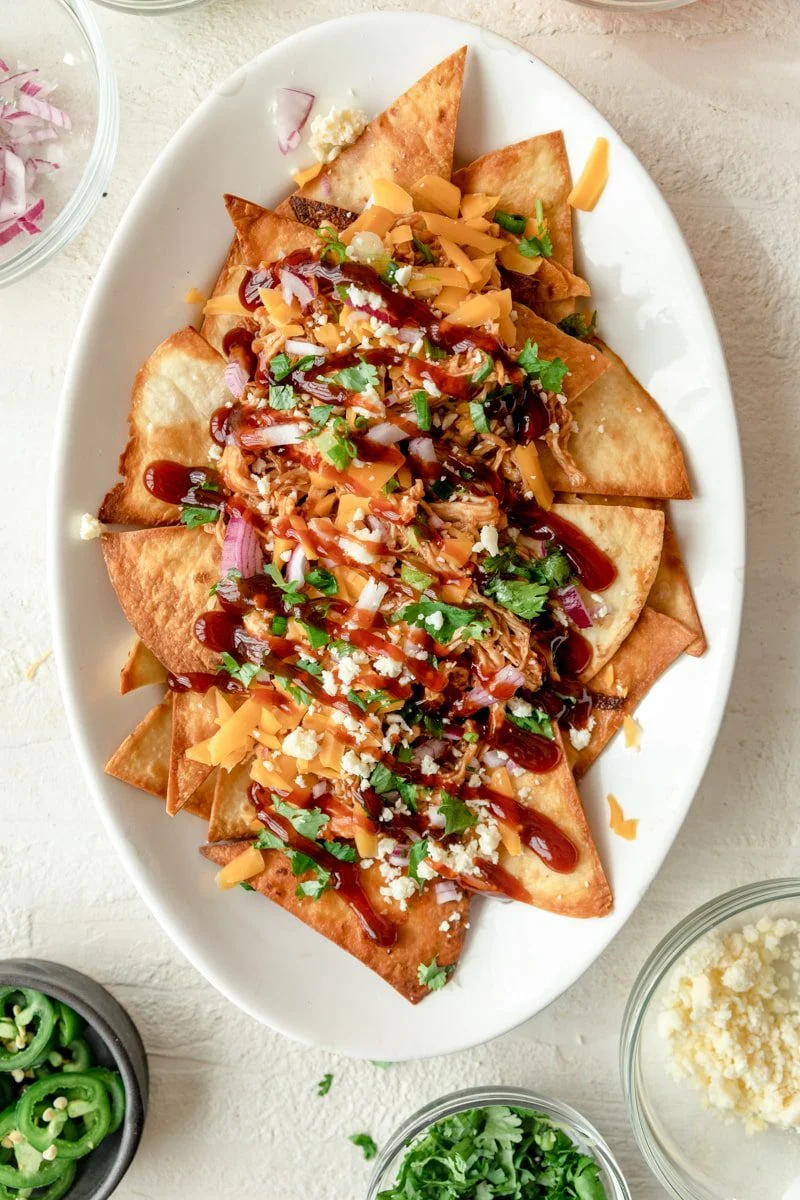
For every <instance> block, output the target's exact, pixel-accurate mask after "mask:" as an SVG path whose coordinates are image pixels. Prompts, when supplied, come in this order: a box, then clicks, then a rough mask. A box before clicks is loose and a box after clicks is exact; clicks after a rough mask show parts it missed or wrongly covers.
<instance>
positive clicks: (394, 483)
mask: <svg viewBox="0 0 800 1200" xmlns="http://www.w3.org/2000/svg"><path fill="white" fill-rule="evenodd" d="M399 487H400V481H399V480H398V479H395V478H394V476H392V478H391V479H387V480H386V483H385V484H384V485H383V488H382V491H383V494H384V496H391V494H392V492H396V491H397V489H398V488H399Z"/></svg>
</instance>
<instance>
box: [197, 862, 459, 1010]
mask: <svg viewBox="0 0 800 1200" xmlns="http://www.w3.org/2000/svg"><path fill="white" fill-rule="evenodd" d="M247 845H248V842H247V841H236V842H217V843H212V844H209V845H207V846H201V847H200V853H201V854H202V855H203V856H204V857H205V858H207V859H210V861H211V862H214V863H216V864H217V865H218V866H220V867H224V866H225V865H226V864H227V863H229V862H230V861H231V859H233V858H236V857H237V855H239V854H241V852H242V850H244V849H246V847H247ZM263 855H264V870H263V871H262V872H261V874H260V875H256V876H254V878H252V879H251V880H250V883H251V884H252V886H253V887H254V888H256V889H257V890H258V891H259V892H261V893H262V895H264V896H266V897H267V898H268V899H270V900H273V901H274V902H275V903H276V904H279V905H280V906H281V908H284V909H286V911H287V912H289V913H291V914H292V915H293V916H295V917H298V918H299V919H300V920H301V921H303V922H304V923H305V924H306V925H309V926H310V927H311V928H312V929H316V931H317V932H318V933H321V934H322V935H323V936H324V937H326V938H328V939H329V940H330V941H332V942H334V943H335V944H336V945H337V946H340V947H341V948H342V949H343V950H346V951H347V952H348V954H352V955H353V957H354V958H357V959H359V961H360V962H362V963H364V965H365V966H367V967H370V968H371V970H373V971H375V972H376V974H378V975H380V976H381V978H382V979H384V980H385V981H386V982H387V983H388V984H391V986H392V987H393V988H395V989H396V990H397V991H398V992H400V994H401V995H402V996H404V997H405V999H406V1000H409V1001H410V1002H411V1003H412V1004H417V1003H418V1002H419V1001H420V1000H423V999H424V998H425V996H427V995H428V989H427V987H426V986H425V985H424V984H421V983H420V981H419V976H418V973H417V972H418V969H419V966H420V963H430V962H431V960H432V959H433V958H434V957H435V958H436V961H437V963H438V964H439V966H441V967H452V966H454V965H455V964H456V962H457V961H458V959H459V957H460V954H461V948H462V946H463V942H464V934H465V926H466V923H467V914H468V912H469V900H468V898H467V897H466V896H462V898H461V899H460V900H451V901H448V902H447V903H446V904H438V903H437V900H436V893H435V891H434V889H433V888H427V889H426V890H425V891H424V892H423V893H422V894H421V895H416V896H412V897H411V898H410V899H409V901H408V908H407V911H406V912H401V910H400V908H399V907H398V906H397V905H396V904H392V903H390V902H389V901H387V900H386V899H385V898H384V897H383V896H381V893H380V889H381V888H382V887H383V886H384V882H385V881H384V879H383V876H382V875H381V873H380V871H379V870H378V867H377V866H372V867H369V868H368V869H366V870H361V871H360V872H359V880H360V882H361V886H362V887H363V889H364V892H365V893H366V895H367V898H368V899H369V902H370V904H371V905H372V907H373V908H374V910H375V912H376V913H378V914H379V915H380V916H383V917H386V918H388V919H389V920H390V921H392V922H393V923H394V924H395V925H396V926H397V930H398V934H397V941H396V942H395V944H394V945H393V946H392V947H391V949H388V950H387V949H385V948H384V947H382V946H379V945H378V944H377V943H376V942H374V941H373V940H372V938H371V937H369V935H368V934H367V933H366V932H365V930H364V927H363V925H362V924H361V921H360V920H359V918H358V917H357V916H356V914H355V912H354V911H353V909H352V908H351V907H350V906H349V904H348V903H347V902H346V901H345V900H343V899H342V898H341V896H340V895H339V894H338V892H336V891H333V890H332V889H328V890H327V891H325V892H323V894H322V895H321V896H320V898H319V899H318V900H312V899H310V898H308V897H303V898H298V897H297V896H296V895H295V889H296V887H297V883H298V877H297V876H296V875H293V874H292V869H291V866H290V865H289V859H288V858H287V856H286V855H285V854H284V853H283V852H282V851H280V850H265V851H263ZM300 878H303V877H302V876H301V877H300ZM454 913H458V914H459V918H460V919H459V920H457V921H453V922H451V924H450V927H449V928H448V930H446V931H443V930H442V929H441V928H440V926H441V925H442V924H443V922H444V921H445V920H446V919H447V918H449V917H450V916H451V915H452V914H454ZM275 965H276V969H277V967H278V964H277V963H276V964H275Z"/></svg>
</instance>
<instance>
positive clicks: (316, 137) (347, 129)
mask: <svg viewBox="0 0 800 1200" xmlns="http://www.w3.org/2000/svg"><path fill="white" fill-rule="evenodd" d="M366 124H367V116H366V113H363V112H362V111H361V109H359V108H339V107H338V106H337V105H335V104H334V106H333V107H332V108H331V110H330V112H329V113H326V114H325V115H324V116H323V115H322V113H320V114H319V116H317V117H314V119H313V121H312V122H311V127H310V131H309V132H310V136H309V139H308V145H309V149H310V150H311V153H312V154H313V155H314V157H315V158H318V159H319V161H320V162H326V163H327V162H333V160H334V159H335V158H336V157H337V155H339V154H341V152H342V150H343V149H344V148H345V146H350V145H352V144H353V142H354V141H355V140H356V138H357V137H359V135H360V134H362V133H363V132H364V129H365V127H366Z"/></svg>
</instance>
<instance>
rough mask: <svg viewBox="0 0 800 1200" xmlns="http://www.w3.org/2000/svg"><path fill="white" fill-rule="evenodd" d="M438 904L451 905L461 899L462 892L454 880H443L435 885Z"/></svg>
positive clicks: (434, 889)
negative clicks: (453, 901)
mask: <svg viewBox="0 0 800 1200" xmlns="http://www.w3.org/2000/svg"><path fill="white" fill-rule="evenodd" d="M433 891H434V895H435V896H436V903H437V904H449V903H450V902H451V901H452V900H460V899H461V890H460V888H458V887H456V884H455V882H454V881H453V880H452V879H442V880H441V881H440V882H439V883H435V884H434V885H433Z"/></svg>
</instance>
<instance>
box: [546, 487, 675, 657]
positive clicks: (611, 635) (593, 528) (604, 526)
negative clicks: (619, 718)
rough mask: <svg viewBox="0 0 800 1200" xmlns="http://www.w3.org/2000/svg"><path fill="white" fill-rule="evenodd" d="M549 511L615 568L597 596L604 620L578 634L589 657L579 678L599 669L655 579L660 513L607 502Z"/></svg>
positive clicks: (661, 522)
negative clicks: (610, 580) (583, 536)
mask: <svg viewBox="0 0 800 1200" xmlns="http://www.w3.org/2000/svg"><path fill="white" fill-rule="evenodd" d="M553 512H554V513H555V514H556V515H557V516H559V517H562V518H563V519H564V520H565V521H570V522H571V523H572V524H573V525H576V526H577V527H578V529H580V530H581V532H582V533H585V534H586V536H587V537H588V538H590V539H591V541H593V542H594V544H595V545H596V546H597V547H598V549H600V550H602V551H603V552H604V553H605V554H607V555H608V557H609V558H610V559H611V561H612V562H613V563H614V566H615V567H616V568H617V577H616V579H615V580H614V582H613V583H612V584H611V586H610V587H608V588H606V590H605V591H604V592H603V593H602V594H600V596H599V602H598V607H599V604H600V603H602V604H603V605H605V607H606V609H607V610H608V611H607V614H606V616H604V617H595V620H594V624H593V625H592V626H591V628H590V629H582V630H581V636H582V637H584V638H585V639H586V641H587V642H588V643H589V645H590V646H591V647H592V658H591V662H590V663H589V666H588V667H587V668H586V670H585V671H584V672H583V674H582V675H581V678H582V679H584V680H586V679H591V677H592V676H593V675H596V674H597V672H598V671H600V670H601V669H602V668H603V667H604V666H605V664H606V663H607V662H608V660H609V659H610V658H611V656H612V655H613V654H615V653H616V651H617V649H618V648H619V646H620V645H621V644H622V642H623V641H624V640H625V638H626V637H627V636H628V634H629V633H630V631H631V629H632V628H633V626H634V625H635V624H636V620H637V618H638V616H639V613H640V612H641V611H642V609H643V607H644V603H645V601H646V599H647V597H648V594H649V592H650V588H651V587H652V585H653V580H654V579H655V577H656V571H657V570H658V564H659V560H660V558H661V546H662V544H663V541H664V514H663V513H662V512H660V511H659V510H657V509H649V508H623V507H622V506H617V505H610V504H554V505H553Z"/></svg>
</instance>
